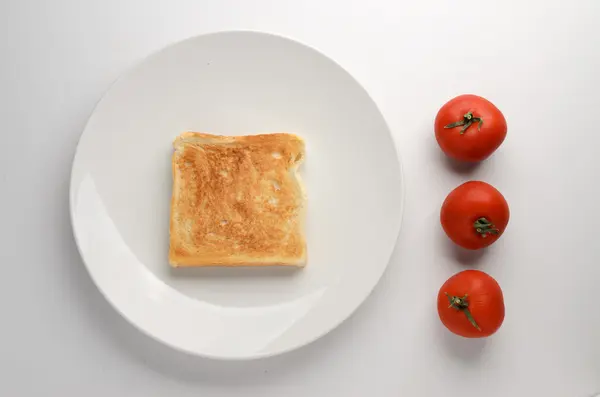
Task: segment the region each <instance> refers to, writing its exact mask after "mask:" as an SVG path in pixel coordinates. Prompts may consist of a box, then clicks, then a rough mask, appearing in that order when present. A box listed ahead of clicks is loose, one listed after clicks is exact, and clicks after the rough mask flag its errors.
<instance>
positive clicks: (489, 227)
mask: <svg viewBox="0 0 600 397" xmlns="http://www.w3.org/2000/svg"><path fill="white" fill-rule="evenodd" d="M473 227H474V228H475V231H476V232H477V233H479V235H480V236H481V237H484V238H485V237H487V236H488V235H490V234H499V233H500V230H499V229H498V228H497V227H496V226H494V224H493V223H492V222H490V221H489V220H488V219H487V218H485V217H482V218H479V219H477V220H476V221H475V222H473Z"/></svg>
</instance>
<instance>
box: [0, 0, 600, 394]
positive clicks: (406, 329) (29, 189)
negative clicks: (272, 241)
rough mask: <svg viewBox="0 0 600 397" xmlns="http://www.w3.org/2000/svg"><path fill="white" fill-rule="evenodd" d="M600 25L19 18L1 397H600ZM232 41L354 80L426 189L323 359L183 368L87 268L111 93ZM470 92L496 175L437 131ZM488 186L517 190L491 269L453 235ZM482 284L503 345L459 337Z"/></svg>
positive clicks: (283, 4) (519, 8)
mask: <svg viewBox="0 0 600 397" xmlns="http://www.w3.org/2000/svg"><path fill="white" fill-rule="evenodd" d="M599 19H600V4H599V3H598V2H597V1H595V0H589V1H570V2H565V1H551V0H538V1H533V0H530V1H522V0H521V1H508V0H503V1H497V2H492V1H469V2H467V1H456V0H454V1H433V0H420V1H410V2H408V1H383V0H380V1H378V0H370V1H350V0H343V1H342V0H340V1H325V0H320V1H307V0H303V1H298V0H295V1H294V0H290V1H275V0H271V1H249V0H248V1H242V0H238V1H234V0H227V1H226V0H221V1H200V0H190V1H173V2H167V1H159V0H135V1H134V0H131V1H122V0H105V1H80V0H56V1H52V2H50V1H41V0H40V1H31V0H3V1H0V31H1V32H2V34H1V35H0V54H1V57H2V58H1V60H0V127H1V129H0V131H1V134H2V135H1V136H2V143H1V145H0V153H1V155H0V181H1V188H2V195H0V208H2V211H1V215H2V216H1V219H2V224H1V225H2V227H1V228H0V241H2V250H1V251H0V252H1V258H2V264H3V269H4V271H3V275H2V278H1V282H0V283H1V284H0V285H1V287H0V302H1V303H0V307H1V308H2V310H1V316H2V317H1V318H2V321H1V323H0V337H1V338H0V373H1V374H2V375H1V376H0V395H2V396H27V397H28V396H41V395H45V396H77V395H81V396H90V397H95V396H99V397H100V396H102V397H104V396H128V397H129V396H130V397H134V396H144V397H148V396H173V397H175V396H176V397H179V396H265V397H269V396H286V397H287V396H289V397H294V396H302V397H305V396H378V397H379V396H381V397H384V396H426V397H434V396H436V397H437V396H441V395H443V396H462V397H468V396H478V397H480V396H491V397H496V396H497V397H500V396H542V395H544V396H547V397H550V396H556V397H559V396H569V397H579V396H581V397H587V396H590V395H592V394H593V393H595V392H598V391H600V304H599V301H600V295H599V291H598V288H596V286H597V285H598V283H600V263H598V259H599V258H600V244H598V243H597V240H598V231H597V229H598V226H597V224H598V223H599V221H600V214H599V212H598V210H597V205H596V203H597V201H598V198H597V195H598V192H599V190H598V189H599V187H598V186H599V185H598V169H599V165H598V158H597V155H598V154H600V147H599V145H600V130H599V128H598V124H597V121H596V120H597V117H598V116H597V115H598V114H600V113H598V106H597V105H598V104H600V96H599V92H600V81H599V77H598V70H600V47H598V45H599V43H600V26H599V25H598V20H599ZM229 29H253V30H265V31H269V32H273V33H279V34H283V35H285V36H289V37H291V38H295V39H297V40H300V41H302V42H304V43H307V44H309V45H312V46H314V47H316V48H318V49H319V50H321V51H322V52H324V53H325V54H327V55H329V56H330V57H332V58H333V59H335V60H336V61H338V62H339V63H340V64H341V65H342V66H344V67H345V68H346V69H347V70H348V71H350V73H352V74H353V75H354V76H355V77H356V78H357V79H358V80H359V81H360V82H361V83H362V84H363V85H364V86H365V88H366V89H367V90H368V91H369V92H370V93H371V95H372V96H373V98H374V99H375V101H376V102H377V103H378V105H379V106H380V108H381V110H382V112H383V113H384V115H385V116H386V119H387V120H388V122H389V124H390V127H391V129H392V130H393V133H394V137H395V140H396V144H397V146H398V148H399V150H400V153H401V156H402V161H403V166H404V173H405V181H406V186H405V188H406V202H405V216H404V221H403V226H402V231H401V234H400V239H399V243H398V246H397V248H396V251H395V253H394V255H393V257H392V261H391V263H390V266H389V268H388V270H387V272H386V274H385V275H384V277H383V279H382V280H381V283H380V284H379V286H378V287H377V288H376V290H375V291H374V293H373V294H372V295H371V297H370V298H369V299H368V300H367V301H366V302H365V304H364V305H363V306H361V307H360V308H359V310H358V311H357V312H356V313H355V315H354V316H352V317H351V318H350V319H349V320H348V321H346V322H345V323H344V324H343V325H342V326H340V327H339V328H338V329H336V330H335V331H333V332H332V333H331V334H329V335H328V336H326V337H324V338H323V339H321V340H319V341H317V342H316V343H313V344H312V345H310V346H308V347H306V348H303V349H301V350H298V351H295V352H292V353H289V354H285V355H283V356H279V357H275V358H271V359H266V360H260V361H254V362H243V363H227V362H214V361H208V360H202V359H198V358H195V357H191V356H186V355H183V354H181V353H178V352H175V351H172V350H170V349H169V348H167V347H164V346H162V345H160V344H158V343H156V342H154V341H153V340H150V339H149V338H148V337H145V336H143V335H142V334H141V333H139V332H138V331H137V330H135V329H134V328H133V327H132V326H130V325H129V324H128V323H127V322H126V321H125V320H124V319H122V318H121V317H120V316H119V315H118V314H117V313H116V312H115V311H114V310H113V309H112V308H111V307H110V306H109V304H108V303H107V302H106V301H105V300H104V298H103V297H102V296H101V295H100V293H99V292H98V291H97V289H96V288H95V286H94V285H93V283H92V282H91V280H90V278H89V276H88V274H87V272H86V270H85V268H84V266H83V264H82V262H81V259H80V257H79V255H78V253H77V250H76V248H75V244H74V242H73V237H72V232H71V226H70V221H69V215H68V206H67V197H68V195H67V191H68V186H69V172H70V169H71V160H72V157H73V154H74V150H75V146H76V144H77V140H78V137H79V135H80V133H81V131H82V129H83V126H84V124H85V122H86V119H87V118H88V116H89V115H90V113H91V111H92V109H93V107H94V104H95V103H96V101H98V99H99V98H100V97H101V95H102V94H103V92H105V90H106V89H107V88H108V87H109V86H110V84H111V82H112V81H113V80H114V79H115V78H117V77H118V76H119V75H120V74H121V73H122V72H123V71H125V70H126V69H128V68H129V67H131V66H132V65H134V64H135V63H136V62H138V61H140V60H141V59H142V58H144V57H145V56H146V55H148V54H149V53H151V52H153V51H156V50H158V49H160V48H162V47H163V46H165V45H167V44H169V43H172V42H175V41H178V40H180V39H183V38H186V37H189V36H193V35H197V34H201V33H206V32H212V31H216V30H229ZM467 92H468V93H476V94H480V95H483V96H486V97H488V98H489V99H490V100H492V101H493V102H494V103H496V104H497V105H498V106H499V107H500V109H501V110H502V111H503V112H504V114H505V116H506V118H507V120H508V125H509V131H508V137H507V140H506V141H505V143H504V144H503V145H502V147H501V148H500V150H499V151H498V152H497V153H496V154H495V155H494V156H493V157H492V158H491V159H490V160H488V161H486V162H484V163H483V164H481V165H480V166H478V167H474V168H473V167H461V166H456V165H453V164H451V163H449V162H448V161H446V160H445V158H444V157H443V156H442V155H441V153H440V151H439V149H438V147H437V145H436V143H435V139H434V135H433V131H432V124H433V118H434V117H435V114H436V112H437V110H438V108H439V106H441V105H442V104H443V103H444V102H445V101H446V100H448V99H450V98H451V97H453V96H455V95H457V94H461V93H467ZM365 133H368V131H365ZM469 179H483V180H485V181H488V182H490V183H492V184H493V185H495V186H496V187H498V189H499V190H500V191H502V192H503V193H504V194H505V196H506V198H507V199H508V202H509V204H510V208H511V216H512V217H511V221H510V224H509V227H508V229H507V232H506V233H505V235H504V236H503V238H502V239H501V240H500V241H499V242H498V243H497V244H495V245H494V246H493V247H492V248H490V249H488V250H486V251H482V252H478V253H475V254H468V253H464V252H461V251H458V250H456V249H455V248H454V247H453V246H452V245H451V244H450V243H449V242H448V241H447V239H446V237H445V236H444V235H443V232H442V231H441V228H440V227H439V221H438V213H439V207H440V204H441V202H442V201H443V199H444V197H445V195H446V194H447V193H448V192H449V191H450V190H451V189H452V188H454V187H455V186H457V185H458V184H459V183H461V182H463V181H466V180H469ZM357 227H360V225H357ZM470 267H474V268H479V269H483V270H485V271H487V272H489V273H490V274H492V275H493V276H494V277H495V278H496V279H497V280H498V281H499V282H500V284H501V286H502V287H503V289H504V293H505V300H506V306H507V315H506V320H505V323H504V326H503V327H502V328H501V330H500V331H499V332H498V333H497V334H496V335H494V336H493V337H492V338H490V339H487V340H464V339H460V338H457V337H454V336H453V335H451V334H449V333H448V332H446V331H445V329H444V328H443V326H442V325H441V324H440V322H439V320H438V318H437V313H436V306H435V300H436V294H437V291H438V289H439V286H440V285H441V284H442V283H443V282H444V281H445V279H446V278H448V277H449V276H450V275H452V274H453V273H455V272H457V271H459V270H462V269H465V268H470Z"/></svg>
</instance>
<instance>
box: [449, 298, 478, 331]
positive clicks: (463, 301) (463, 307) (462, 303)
mask: <svg viewBox="0 0 600 397" xmlns="http://www.w3.org/2000/svg"><path fill="white" fill-rule="evenodd" d="M444 294H446V297H447V298H448V302H449V303H450V306H448V308H453V309H456V310H459V311H461V312H463V313H465V315H466V316H467V319H468V320H469V322H470V323H471V325H473V327H475V328H476V329H477V330H478V331H481V328H479V325H477V322H476V321H475V319H474V318H473V315H472V314H471V311H470V310H469V300H468V299H467V298H468V296H469V295H468V294H465V296H463V297H462V298H461V297H458V296H450V295H448V293H447V292H444Z"/></svg>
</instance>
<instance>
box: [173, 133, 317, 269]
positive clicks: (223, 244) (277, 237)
mask: <svg viewBox="0 0 600 397" xmlns="http://www.w3.org/2000/svg"><path fill="white" fill-rule="evenodd" d="M173 146H174V148H175V152H174V153H173V158H172V168H173V193H172V198H171V221H170V247H169V263H170V264H171V265H172V266H174V267H178V266H245V265H246V266H269V265H291V266H304V264H305V262H306V241H305V238H304V214H305V194H304V189H303V187H302V183H301V181H300V179H299V177H298V175H297V174H296V171H297V169H298V167H299V165H300V164H301V163H302V162H303V160H304V155H305V152H304V142H303V141H302V139H301V138H299V137H297V136H296V135H293V134H285V133H276V134H264V135H249V136H236V137H231V136H218V135H211V134H204V133H197V132H185V133H183V134H181V135H180V136H179V137H177V138H176V139H175V141H174V142H173Z"/></svg>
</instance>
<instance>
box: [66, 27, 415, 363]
mask: <svg viewBox="0 0 600 397" xmlns="http://www.w3.org/2000/svg"><path fill="white" fill-rule="evenodd" d="M248 33H249V34H255V35H261V36H268V37H271V38H277V39H282V40H284V41H288V42H292V43H294V44H298V45H301V46H303V47H305V48H306V49H308V50H310V51H313V52H315V53H316V54H318V55H320V56H322V57H324V58H326V59H327V60H329V61H330V62H332V63H333V64H334V65H335V66H337V67H338V68H339V69H341V70H342V71H343V72H344V73H346V75H347V76H348V77H350V79H351V80H352V81H354V82H355V83H356V85H357V86H358V87H359V88H360V90H361V91H362V92H363V93H364V94H365V95H366V97H367V98H368V99H369V100H370V101H371V102H372V103H373V105H374V106H375V109H376V110H377V113H378V114H379V116H380V117H381V119H382V121H383V124H384V125H385V127H386V130H387V132H388V135H389V137H390V139H391V141H392V143H393V148H392V149H393V152H394V154H395V158H396V162H395V164H396V166H397V169H398V181H397V183H398V184H399V185H400V189H399V190H400V200H399V202H398V216H397V220H396V222H395V225H394V229H395V231H394V233H395V236H394V238H393V241H394V243H393V244H392V247H391V250H390V253H389V255H388V258H387V260H386V263H385V265H384V266H383V268H382V271H381V273H380V274H379V275H378V277H377V280H376V281H375V282H374V283H373V285H372V286H371V287H370V289H369V290H368V292H367V293H366V294H365V296H364V297H363V298H362V299H361V301H360V302H359V303H358V304H357V305H356V306H354V307H353V308H352V309H351V310H350V311H349V312H348V314H347V315H346V316H345V317H341V318H340V319H338V320H337V321H334V322H332V323H331V324H330V325H329V326H328V327H325V328H323V331H322V332H320V333H316V334H315V335H314V336H313V337H312V338H308V339H305V340H304V341H302V342H301V343H297V344H294V345H291V346H288V347H286V348H284V349H279V350H275V351H266V352H262V351H261V352H258V353H253V354H252V355H244V356H224V355H214V354H207V353H200V352H198V351H194V350H191V349H185V348H183V347H181V346H177V345H175V344H173V343H171V342H170V341H167V340H165V339H162V338H159V337H158V336H155V335H153V334H152V333H151V332H150V331H148V330H146V329H145V328H143V327H141V326H140V325H138V324H137V323H135V322H134V321H133V320H132V319H131V318H130V317H129V316H127V315H126V314H125V313H124V312H123V311H122V310H121V309H120V308H119V306H118V305H117V304H116V303H115V302H113V300H112V299H111V298H110V296H108V294H107V293H106V291H105V290H104V289H103V288H102V286H101V285H100V283H99V282H98V280H97V279H96V277H95V276H94V272H93V271H92V270H91V269H90V266H89V264H88V262H87V261H86V259H85V256H84V254H83V252H82V250H81V242H80V241H79V237H78V234H77V228H76V226H75V208H74V205H75V204H74V196H75V192H74V186H75V183H74V179H75V165H76V164H75V162H76V161H77V157H78V154H79V152H80V145H81V138H82V137H83V135H84V134H85V132H86V130H87V129H88V127H89V124H90V121H91V119H92V117H93V115H94V114H95V113H96V111H97V109H98V107H99V106H100V104H101V103H102V102H103V101H104V100H105V99H106V97H107V96H108V94H109V92H110V91H111V90H112V89H113V87H114V86H115V85H116V84H117V83H118V82H119V81H121V80H122V79H125V78H127V77H129V76H130V75H131V74H132V73H134V72H135V70H136V69H137V68H138V67H140V66H141V65H143V64H144V63H145V62H147V61H148V60H149V59H151V58H153V57H154V56H156V55H158V54H159V53H161V52H163V51H165V50H167V49H169V48H172V47H174V46H176V45H180V44H183V43H185V42H188V41H193V40H196V39H199V38H201V37H202V38H204V37H208V36H217V35H227V34H248ZM405 196H406V184H405V177H404V169H403V163H402V158H401V156H400V152H399V150H398V146H397V142H396V138H395V137H394V134H393V133H392V130H391V128H390V126H389V123H388V121H387V119H386V118H385V116H384V114H383V112H382V111H381V109H380V107H379V106H378V105H377V102H376V101H375V100H374V99H373V97H372V96H371V95H370V94H369V92H368V91H367V90H366V88H365V87H364V86H363V85H362V84H361V83H360V81H358V79H356V78H355V77H354V76H353V75H352V74H351V73H350V72H349V71H348V70H347V69H346V68H344V67H343V66H342V65H340V64H339V63H338V62H337V61H336V60H335V59H334V58H332V57H330V56H328V55H326V54H325V53H323V52H322V51H320V50H319V49H317V48H316V47H314V46H312V45H309V44H306V43H305V42H303V41H301V40H299V39H295V38H291V37H289V36H286V35H284V34H280V33H273V32H269V31H263V30H252V29H228V30H215V31H211V32H207V33H201V34H196V35H192V36H188V37H186V38H184V39H181V40H174V41H171V42H170V43H168V44H166V45H164V46H162V47H160V48H158V49H156V50H154V51H151V52H150V53H149V54H147V55H146V56H144V57H142V58H141V59H139V60H137V61H134V62H133V64H131V65H129V66H128V67H127V68H126V69H125V70H124V71H123V72H122V73H120V74H119V76H118V77H117V78H116V79H115V80H113V81H112V82H111V83H110V84H109V86H108V87H107V88H106V89H105V90H104V91H103V93H102V95H101V96H100V98H99V99H98V101H97V102H96V103H95V105H94V107H93V108H92V111H91V112H90V113H89V116H88V118H87V120H86V123H85V125H84V127H83V129H82V130H81V133H80V135H79V137H78V139H77V144H76V146H75V151H74V154H73V158H72V160H71V171H70V175H69V218H70V223H71V230H72V233H73V239H74V241H75V246H76V247H77V252H78V253H79V256H80V258H81V261H82V262H83V265H84V266H85V268H86V270H87V273H88V275H89V276H90V278H91V279H92V281H93V283H94V285H95V287H96V289H97V290H98V291H99V292H100V294H101V295H102V296H103V297H104V299H105V300H106V301H107V302H108V303H109V304H110V306H111V307H112V308H113V309H114V310H115V311H116V312H117V313H118V314H119V315H120V316H121V317H122V318H124V319H125V320H126V322H127V323H129V324H130V325H132V326H133V328H134V329H136V330H138V331H139V332H141V333H142V334H144V335H145V336H147V337H149V338H150V339H152V340H154V341H156V342H158V343H160V344H162V345H165V346H168V347H170V348H172V349H174V350H176V351H178V352H181V353H184V354H189V355H192V356H195V357H200V358H203V359H209V360H217V361H234V362H235V361H251V360H257V359H264V358H269V357H275V356H279V355H282V354H287V353H290V352H292V351H295V350H299V349H301V348H303V347H305V346H308V345H310V344H312V343H314V342H315V341H317V340H319V339H321V338H323V337H324V336H326V335H327V334H329V333H330V332H332V331H333V330H335V329H337V328H338V327H340V326H341V325H342V324H343V323H344V322H346V321H347V320H348V319H349V318H351V317H352V316H354V314H355V313H356V311H357V310H358V308H359V307H361V306H362V305H363V304H364V303H365V302H366V301H367V300H368V299H369V297H370V296H371V295H372V293H373V291H374V290H375V288H376V287H377V285H379V283H380V282H381V279H382V278H383V276H384V275H385V273H386V272H387V269H388V267H389V265H390V262H391V260H392V257H393V255H394V252H395V251H396V248H397V246H398V241H399V238H400V230H401V228H402V221H403V218H404V206H405V203H404V202H405Z"/></svg>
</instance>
